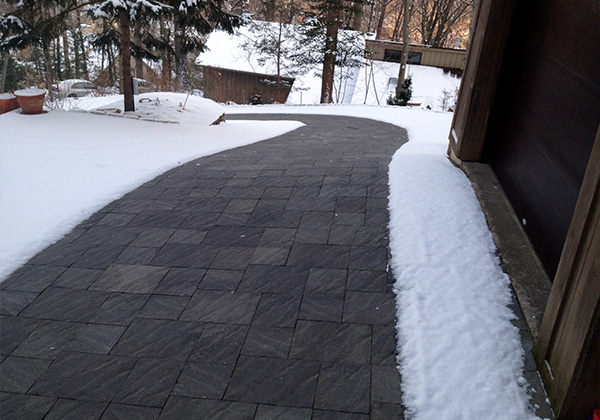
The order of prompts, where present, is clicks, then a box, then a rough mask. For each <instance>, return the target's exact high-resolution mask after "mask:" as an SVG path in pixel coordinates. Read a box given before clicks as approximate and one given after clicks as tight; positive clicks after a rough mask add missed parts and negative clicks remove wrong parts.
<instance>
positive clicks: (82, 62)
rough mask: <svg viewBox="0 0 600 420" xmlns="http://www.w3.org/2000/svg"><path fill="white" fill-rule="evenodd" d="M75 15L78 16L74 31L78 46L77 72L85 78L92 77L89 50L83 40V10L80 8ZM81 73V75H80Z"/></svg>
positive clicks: (74, 42) (74, 38) (76, 49)
mask: <svg viewBox="0 0 600 420" xmlns="http://www.w3.org/2000/svg"><path fill="white" fill-rule="evenodd" d="M75 16H76V17H77V28H76V29H75V31H74V36H73V44H74V45H75V46H76V48H75V51H77V56H76V58H75V60H76V64H75V65H76V70H75V71H76V72H77V73H78V77H81V76H83V78H85V79H89V78H90V74H89V71H88V66H87V52H86V51H85V44H84V42H83V34H82V33H81V11H80V10H78V11H76V12H75ZM79 75H81V76H79Z"/></svg>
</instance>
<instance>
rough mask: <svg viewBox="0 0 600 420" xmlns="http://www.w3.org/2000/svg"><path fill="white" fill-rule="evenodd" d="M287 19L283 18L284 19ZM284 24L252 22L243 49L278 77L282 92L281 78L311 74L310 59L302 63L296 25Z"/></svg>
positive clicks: (278, 88)
mask: <svg viewBox="0 0 600 420" xmlns="http://www.w3.org/2000/svg"><path fill="white" fill-rule="evenodd" d="M280 17H281V18H283V15H281V16H280ZM281 20H282V19H280V22H277V23H275V22H262V21H252V22H251V23H250V24H249V25H248V34H249V35H248V37H247V38H246V39H245V41H244V42H242V44H241V47H242V49H243V50H244V51H248V52H249V54H250V57H253V58H256V59H257V61H258V64H260V65H261V66H266V67H267V69H268V71H269V72H274V73H275V74H276V75H277V81H276V83H277V90H278V91H279V90H280V89H281V77H282V76H286V77H297V76H300V75H303V74H305V73H306V72H307V71H308V65H307V64H308V63H307V61H306V60H300V59H299V58H300V55H299V52H300V51H301V50H302V49H301V48H299V43H300V42H299V40H298V33H297V32H296V26H295V25H289V24H284V23H283V22H282V21H281Z"/></svg>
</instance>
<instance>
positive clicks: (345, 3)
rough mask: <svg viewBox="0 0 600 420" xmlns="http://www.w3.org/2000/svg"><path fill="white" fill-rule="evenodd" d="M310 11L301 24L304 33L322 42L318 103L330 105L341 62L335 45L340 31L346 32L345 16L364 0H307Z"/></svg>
mask: <svg viewBox="0 0 600 420" xmlns="http://www.w3.org/2000/svg"><path fill="white" fill-rule="evenodd" d="M311 3H312V5H313V11H311V12H307V13H306V18H305V19H304V25H306V26H307V27H308V28H309V29H308V30H307V31H305V34H306V35H308V36H309V37H315V38H320V39H322V44H321V48H319V50H320V54H321V56H322V61H321V62H322V64H323V71H322V84H321V103H331V102H333V92H334V81H335V68H336V65H340V63H341V62H342V60H343V54H340V48H342V47H345V46H344V45H343V44H341V43H339V42H338V41H339V34H340V31H342V30H344V29H348V27H349V22H351V19H349V18H348V17H349V16H354V15H355V14H356V13H357V12H358V10H359V9H360V7H361V6H362V4H363V3H366V0H356V1H352V0H311Z"/></svg>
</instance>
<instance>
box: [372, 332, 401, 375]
mask: <svg viewBox="0 0 600 420" xmlns="http://www.w3.org/2000/svg"><path fill="white" fill-rule="evenodd" d="M396 357H397V353H396V329H395V327H393V326H389V327H387V326H382V325H374V326H373V345H372V349H371V364H373V365H384V366H396Z"/></svg>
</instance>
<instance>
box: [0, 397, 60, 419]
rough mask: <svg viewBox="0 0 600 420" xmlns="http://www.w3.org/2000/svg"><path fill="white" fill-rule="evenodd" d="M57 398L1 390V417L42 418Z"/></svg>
mask: <svg viewBox="0 0 600 420" xmlns="http://www.w3.org/2000/svg"><path fill="white" fill-rule="evenodd" d="M55 401H56V398H51V397H38V396H36V395H22V394H9V393H7V392H0V418H2V420H23V419H27V420H41V419H43V418H44V416H45V415H46V413H47V412H48V411H49V410H50V408H51V407H52V405H53V404H54V402H55Z"/></svg>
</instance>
